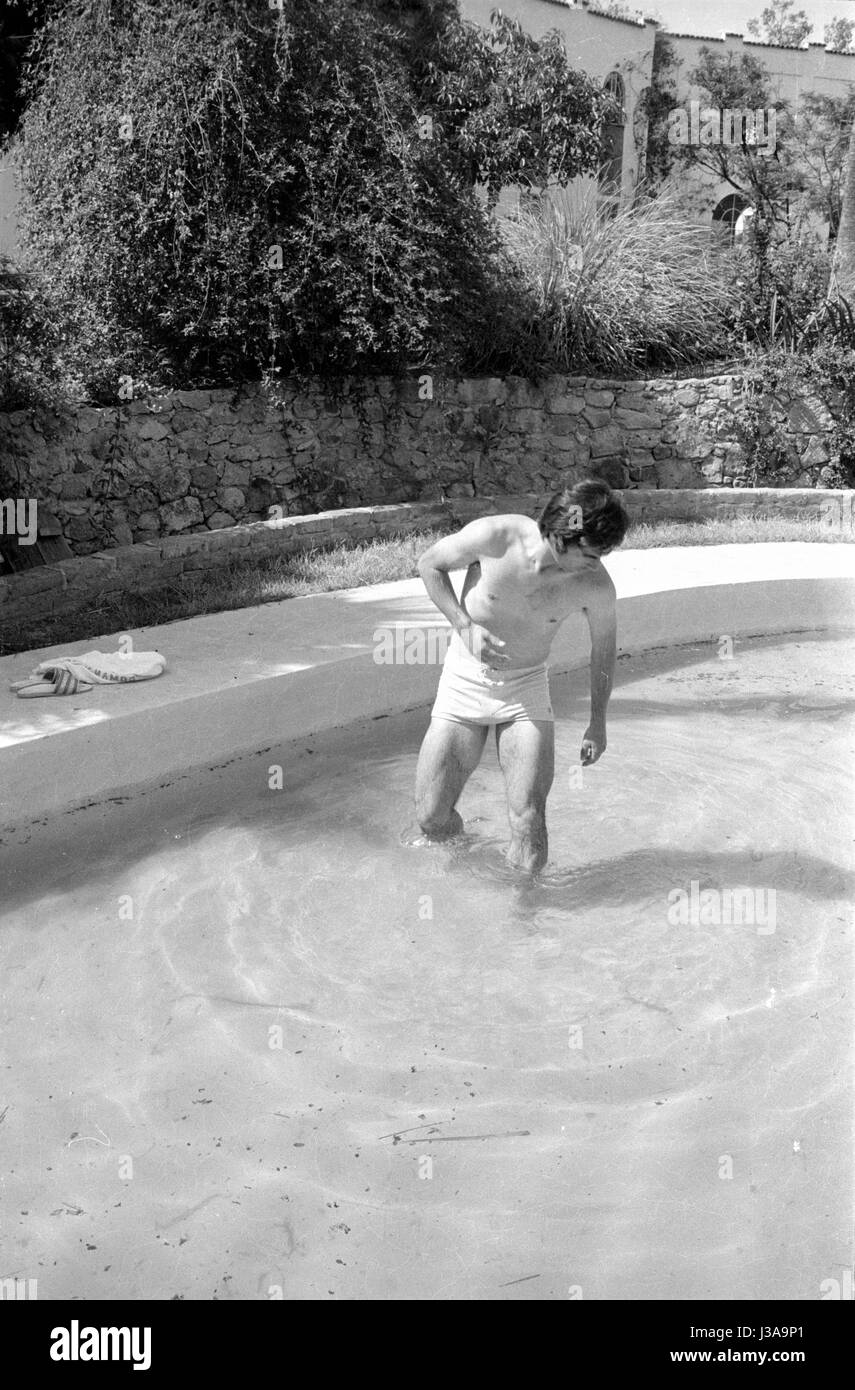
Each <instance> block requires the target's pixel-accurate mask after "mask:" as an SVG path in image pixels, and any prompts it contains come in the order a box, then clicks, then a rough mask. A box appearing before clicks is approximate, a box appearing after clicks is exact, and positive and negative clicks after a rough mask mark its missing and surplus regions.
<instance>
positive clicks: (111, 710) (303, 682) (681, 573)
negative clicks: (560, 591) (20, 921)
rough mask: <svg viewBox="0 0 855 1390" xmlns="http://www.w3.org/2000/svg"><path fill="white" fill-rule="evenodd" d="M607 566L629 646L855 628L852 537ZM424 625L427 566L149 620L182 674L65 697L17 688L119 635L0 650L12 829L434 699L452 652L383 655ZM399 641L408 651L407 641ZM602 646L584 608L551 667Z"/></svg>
mask: <svg viewBox="0 0 855 1390" xmlns="http://www.w3.org/2000/svg"><path fill="white" fill-rule="evenodd" d="M608 568H609V570H610V571H611V573H612V576H613V578H614V580H615V584H616V587H617V591H618V625H619V626H618V640H619V653H620V655H621V656H629V655H636V654H638V653H640V652H643V651H649V650H653V649H656V648H663V647H679V646H681V645H685V644H686V643H690V642H704V641H709V642H717V641H718V640H719V639H720V638H721V637H723V636H729V637H731V638H733V639H734V640H738V639H745V638H749V637H757V636H773V635H777V634H780V635H783V634H785V633H797V632H805V631H810V632H821V631H828V630H830V629H841V630H843V629H850V628H855V571H853V552H852V548H851V547H850V546H845V545H824V544H809V543H788V544H787V543H784V544H775V545H757V546H751V545H730V546H714V547H713V546H710V547H680V548H677V547H675V548H669V549H662V550H647V551H625V552H623V553H620V552H618V553H616V554H615V555H614V556H610V557H609V560H608ZM407 627H409V628H417V629H419V630H428V631H433V632H438V631H441V630H442V629H443V628H445V623H444V620H442V619H441V618H440V616H439V615H438V614H437V612H436V610H435V609H434V608H433V606H432V604H431V603H430V601H429V600H428V599H427V596H426V594H425V593H424V589H423V586H422V585H421V583H420V581H418V580H406V581H402V582H399V583H394V584H382V585H376V586H372V587H370V588H364V589H355V590H343V591H339V592H337V593H333V594H319V595H313V596H310V597H306V598H299V599H288V600H285V601H283V602H281V603H275V604H267V605H264V606H262V607H257V608H250V609H238V610H235V611H233V612H229V613H219V614H212V615H210V616H207V617H202V618H193V619H188V620H186V621H183V622H179V623H172V624H167V625H165V626H163V627H159V628H151V629H148V630H143V631H138V632H135V633H133V634H131V635H132V637H133V639H134V646H135V648H136V649H138V650H142V649H145V648H155V649H157V650H161V651H163V652H164V654H165V655H166V656H167V660H168V671H167V675H166V676H164V677H162V678H160V679H158V680H155V681H152V682H146V683H142V684H137V685H125V686H118V687H106V688H104V687H102V688H97V687H96V688H95V689H94V690H93V691H92V692H90V693H89V694H85V695H82V696H76V697H70V698H63V699H61V700H56V699H48V700H41V701H34V702H31V701H22V700H18V699H17V698H16V697H15V696H14V695H12V694H11V693H10V692H9V691H8V690H7V688H6V687H7V685H8V682H9V681H11V680H16V679H20V678H21V676H23V675H26V674H27V673H28V672H29V670H30V669H31V667H32V666H33V665H34V664H35V663H36V662H38V661H40V660H43V659H46V658H47V657H49V656H51V655H58V654H59V653H60V652H66V653H74V652H82V651H85V650H88V649H91V648H92V647H97V646H99V645H103V644H104V641H108V642H110V643H111V645H112V643H114V642H115V637H113V638H112V639H109V638H108V639H102V641H101V643H99V640H98V639H93V638H90V639H87V640H86V641H84V642H77V643H70V644H68V645H66V646H64V647H61V648H60V647H54V648H51V649H49V650H44V651H39V652H29V653H23V654H19V655H16V656H14V657H5V658H3V659H0V788H2V791H0V829H2V830H10V829H12V828H21V827H22V826H26V825H29V824H32V823H33V822H36V821H39V820H43V819H45V818H47V817H50V816H52V815H55V814H58V813H60V812H64V811H71V810H74V809H77V808H80V807H84V806H89V805H92V804H97V803H100V802H103V801H106V800H107V799H109V798H110V797H113V796H117V795H119V794H122V793H127V792H129V791H130V790H132V789H133V788H134V787H139V786H143V785H150V784H151V783H153V782H160V783H163V782H168V781H170V780H171V779H173V778H174V777H175V776H177V775H178V774H183V773H185V772H187V771H190V770H194V769H201V768H204V767H211V768H213V767H218V766H222V765H223V764H224V763H227V762H228V761H229V760H231V759H234V758H237V757H243V756H247V755H250V754H253V753H258V752H262V751H264V750H267V749H282V748H283V747H287V746H288V745H289V744H291V743H293V742H294V741H295V740H297V739H302V738H305V737H307V736H309V735H314V734H319V733H323V732H325V731H329V730H332V729H340V728H343V727H345V726H347V725H349V724H354V723H356V722H357V721H359V720H362V719H366V718H372V717H376V716H379V715H388V714H397V713H400V712H402V711H405V710H408V709H413V708H417V707H419V706H422V705H427V704H429V703H430V702H431V701H432V699H433V695H434V690H435V687H436V681H437V675H438V671H437V664H436V661H435V660H434V661H432V662H431V661H425V662H421V663H419V662H418V661H416V662H415V663H414V664H407V663H406V661H405V660H401V661H400V662H393V663H391V664H385V663H383V662H382V661H378V660H377V659H376V657H377V654H378V637H377V634H378V631H381V632H384V633H389V632H390V631H391V632H393V633H394V631H395V630H396V629H398V630H400V629H401V628H407ZM430 645H431V644H430V643H429V644H428V648H429V649H430ZM396 650H397V653H398V655H399V656H400V657H403V656H404V655H405V649H404V645H403V644H402V643H399V644H398V646H397V648H396ZM436 650H440V651H441V644H437V646H436V648H435V651H436ZM587 660H588V637H587V631H586V628H585V624H584V621H583V620H582V619H581V618H574V619H572V620H571V621H569V622H568V623H567V624H566V625H565V626H564V627H563V628H562V631H561V633H560V634H559V638H558V640H557V641H556V644H555V647H554V649H553V656H552V661H551V663H550V665H551V669H552V670H553V671H556V672H562V671H569V670H574V669H578V668H580V667H583V666H585V665H586V664H587Z"/></svg>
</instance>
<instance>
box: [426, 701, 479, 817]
mask: <svg viewBox="0 0 855 1390" xmlns="http://www.w3.org/2000/svg"><path fill="white" fill-rule="evenodd" d="M486 740H487V729H486V727H485V726H484V725H481V724H457V723H454V722H453V721H452V720H450V719H432V720H431V721H430V727H429V728H428V731H427V733H426V734H425V737H424V742H423V744H422V747H421V752H420V753H419V765H418V769H417V771H416V814H417V815H418V818H419V824H420V826H421V828H422V830H423V831H424V832H425V834H426V835H429V836H430V837H431V839H433V840H445V839H448V837H449V835H457V834H458V833H459V832H460V831H461V830H462V829H463V822H462V820H461V819H460V816H459V815H458V814H457V812H456V811H455V809H454V808H455V806H456V804H457V799H458V797H459V796H460V793H461V792H462V791H463V788H464V787H465V785H466V783H467V781H468V780H469V778H470V777H471V775H472V773H473V772H474V771H475V769H476V767H477V766H478V763H479V762H480V759H481V754H482V752H483V751H484V744H485V742H486Z"/></svg>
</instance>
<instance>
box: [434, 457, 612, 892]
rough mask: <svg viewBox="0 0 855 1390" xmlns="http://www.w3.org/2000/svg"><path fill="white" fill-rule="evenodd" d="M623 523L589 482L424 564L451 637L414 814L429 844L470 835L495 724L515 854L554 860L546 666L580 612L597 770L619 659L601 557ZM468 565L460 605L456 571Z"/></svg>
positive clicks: (587, 747) (465, 536) (487, 526)
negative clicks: (476, 783)
mask: <svg viewBox="0 0 855 1390" xmlns="http://www.w3.org/2000/svg"><path fill="white" fill-rule="evenodd" d="M627 524H628V519H627V515H626V512H625V511H624V509H623V506H622V505H621V502H620V500H619V498H618V497H617V495H616V494H615V493H613V492H612V490H611V488H609V487H608V486H607V484H605V483H603V482H599V481H596V480H593V479H586V480H585V481H584V482H581V483H578V484H577V485H576V486H575V487H572V488H566V489H565V490H564V491H563V492H559V493H556V494H555V496H554V497H552V498H551V499H550V501H549V503H548V504H547V506H546V507H545V509H544V511H543V513H542V515H541V517H540V519H539V521H533V520H531V518H529V517H525V516H489V517H484V518H482V519H481V520H479V521H473V522H470V524H469V525H468V526H464V527H463V530H462V531H459V532H458V533H457V535H454V536H448V537H445V538H444V539H443V540H439V541H437V542H436V544H435V545H432V546H431V547H430V549H429V550H426V551H425V553H424V555H423V556H422V557H421V560H420V561H419V573H420V574H421V577H422V579H423V580H424V583H425V588H426V589H427V591H428V594H429V595H430V597H431V598H432V599H433V601H434V603H435V604H436V606H437V608H438V609H439V610H440V612H441V613H443V614H444V615H445V617H446V618H447V619H448V621H449V622H450V623H451V626H452V627H453V629H454V632H453V634H452V638H451V642H450V645H449V648H448V652H447V654H446V658H445V663H444V665H443V670H442V675H441V677H440V682H439V689H438V691H437V696H436V703H435V704H434V707H433V710H432V711H431V722H430V727H429V729H428V731H427V734H426V735H425V739H424V743H423V744H422V748H421V752H420V754H419V765H418V771H417V773H416V808H417V812H418V818H419V822H420V824H421V827H422V830H423V831H424V832H425V834H426V835H428V836H429V837H430V838H431V839H440V840H441V839H446V838H448V836H450V835H455V834H457V833H458V832H459V831H460V830H461V829H462V827H463V822H462V821H461V819H460V816H459V815H458V813H457V811H456V810H455V809H454V808H455V805H456V804H457V800H458V797H459V796H460V793H461V792H462V790H463V787H464V786H465V784H466V781H467V779H468V778H469V777H470V776H471V774H472V773H473V772H474V771H475V768H476V767H477V766H478V762H479V760H480V757H481V754H482V752H483V749H484V744H485V742H486V739H487V730H488V729H489V728H491V727H493V728H495V730H496V749H497V752H498V755H499V763H500V765H501V768H502V772H503V773H504V777H505V788H506V792H507V799H508V819H509V821H510V827H511V844H510V849H509V850H508V858H509V860H510V862H511V863H512V864H513V865H514V866H516V867H519V868H521V869H524V870H526V871H529V872H536V871H537V870H538V869H541V868H542V867H543V865H544V864H545V863H546V858H547V853H548V845H547V835H546V798H547V796H548V795H549V789H550V787H551V786H552V778H553V772H554V753H555V740H554V720H555V716H554V715H553V713H552V706H551V703H550V699H549V680H548V676H547V667H546V662H547V658H548V656H549V650H550V647H551V646H552V641H553V639H554V637H555V634H556V632H557V631H558V628H559V626H560V625H561V623H562V622H563V621H564V619H565V618H567V617H568V616H569V615H570V614H571V613H578V612H583V613H584V614H585V617H586V618H587V621H588V627H589V629H590V633H591V722H590V723H589V725H588V728H587V730H586V731H585V736H584V738H583V740H582V763H583V764H591V763H595V762H596V761H597V759H598V758H600V757H601V756H602V754H603V752H604V751H605V747H606V705H607V704H608V699H609V695H610V694H611V689H612V681H613V678H614V666H615V651H616V638H615V588H614V584H613V583H612V581H611V579H610V577H609V575H608V573H607V571H606V570H605V569H604V567H603V566H602V564H601V563H600V556H601V555H607V554H608V553H609V551H610V550H612V549H613V548H614V547H615V546H617V545H620V543H621V541H622V540H623V538H624V535H625V534H626V529H627ZM464 566H468V570H467V574H466V579H465V581H464V584H463V589H462V592H461V596H460V600H459V601H458V599H457V597H456V595H455V592H454V589H453V587H452V584H451V579H450V578H449V574H450V571H452V570H457V569H462V568H463V567H464Z"/></svg>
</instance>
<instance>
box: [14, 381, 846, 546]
mask: <svg viewBox="0 0 855 1390" xmlns="http://www.w3.org/2000/svg"><path fill="white" fill-rule="evenodd" d="M740 391H741V383H740V381H739V379H738V378H735V377H711V378H708V379H702V380H685V381H679V380H670V379H669V380H656V381H635V382H626V381H598V380H592V379H588V378H576V377H551V378H549V379H548V380H546V381H544V382H543V383H541V384H540V385H538V386H535V385H533V384H532V383H530V382H528V381H525V380H523V379H521V378H515V377H508V378H505V379H492V378H481V379H473V380H461V381H452V380H443V379H442V378H440V377H429V376H427V375H425V376H422V377H418V378H416V377H413V378H411V379H403V380H395V381H392V380H388V379H383V378H378V379H375V380H368V381H360V382H359V383H350V384H348V383H345V384H344V385H343V386H342V388H341V389H340V391H339V392H338V393H337V394H331V393H330V389H329V388H324V387H323V386H322V385H321V384H319V383H314V384H312V383H308V384H304V385H300V386H298V385H297V383H295V382H293V381H286V382H285V383H284V384H282V385H281V386H277V387H276V388H274V391H273V393H272V394H273V395H275V397H276V399H275V400H274V399H271V394H270V393H264V392H262V390H261V389H260V388H259V387H252V388H250V389H247V390H243V391H241V392H232V391H178V392H174V393H172V394H170V395H166V396H163V397H159V398H145V399H140V400H131V401H128V402H127V403H126V404H123V405H121V406H117V407H111V408H104V409H94V408H81V409H79V410H77V411H76V412H75V413H74V414H72V415H71V416H68V417H63V418H61V417H59V416H55V415H45V414H40V415H35V414H33V413H30V412H27V411H16V412H15V413H13V414H10V415H0V500H2V499H3V498H4V497H9V496H16V497H25V498H33V499H35V500H36V501H37V502H38V504H39V513H40V525H41V528H42V534H43V535H47V534H53V535H57V534H62V535H63V536H64V537H65V539H66V540H67V541H68V543H69V545H70V547H71V549H72V551H73V552H74V553H75V554H78V555H86V554H91V553H93V552H95V551H102V550H104V549H109V548H112V547H123V546H127V545H129V544H131V543H133V542H137V541H144V540H149V539H156V538H159V537H161V536H169V535H179V534H186V533H187V532H197V531H216V530H220V529H221V528H223V527H231V526H234V524H235V523H236V522H242V521H256V520H260V519H262V518H263V517H266V516H268V514H269V509H270V508H271V507H277V506H278V507H279V508H281V511H282V514H283V515H285V516H292V515H300V514H305V513H315V512H317V511H319V510H321V509H326V508H330V507H338V508H342V507H352V506H365V505H368V506H371V505H375V504H382V503H389V502H393V503H394V502H417V501H428V500H430V501H441V500H443V499H444V498H452V499H453V498H456V497H478V498H481V497H486V496H490V495H498V494H521V493H532V492H535V493H538V492H544V491H549V490H550V489H554V488H555V487H557V486H558V485H559V483H560V482H561V481H562V480H563V479H564V478H567V477H569V478H571V479H574V480H578V479H579V478H580V477H582V476H584V475H585V474H586V473H593V474H598V475H600V476H602V477H604V478H605V479H606V480H607V481H608V482H610V483H612V484H613V485H614V486H616V487H620V488H624V489H628V490H636V489H638V490H650V489H656V488H658V489H661V488H701V487H719V486H734V487H745V486H748V484H749V477H748V471H747V467H746V464H745V461H744V458H743V454H742V450H741V448H740V445H739V443H738V439H737V434H736V429H735V422H734V417H733V404H734V401H735V398H736V396H737V394H738V393H739V392H740ZM785 418H786V422H787V423H786V427H787V431H788V451H787V452H788V455H789V462H788V463H787V465H786V469H785V474H784V475H783V476H782V477H781V479H780V481H781V482H782V483H784V484H785V485H787V486H795V487H801V486H804V487H811V486H822V485H823V484H825V485H828V484H829V483H830V482H833V479H831V478H830V477H828V476H827V475H826V476H825V477H824V476H823V468H824V466H825V465H826V464H827V462H828V454H827V451H826V447H825V444H824V442H823V422H822V420H821V419H820V418H819V417H818V415H817V414H816V413H815V412H814V411H812V410H811V409H810V408H809V407H807V406H805V404H804V403H798V406H797V407H796V406H793V407H790V408H788V410H787V412H786V416H785ZM789 441H791V445H790V443H789Z"/></svg>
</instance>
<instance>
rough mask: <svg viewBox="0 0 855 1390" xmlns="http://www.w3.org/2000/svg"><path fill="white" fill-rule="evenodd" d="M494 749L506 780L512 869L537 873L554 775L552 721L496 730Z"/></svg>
mask: <svg viewBox="0 0 855 1390" xmlns="http://www.w3.org/2000/svg"><path fill="white" fill-rule="evenodd" d="M496 749H497V751H498V754H499V762H500V763H501V766H502V772H503V773H504V776H505V789H506V791H507V797H508V820H509V822H510V827H511V843H510V848H509V850H508V859H509V861H510V863H511V864H513V865H514V867H515V868H519V869H525V870H526V872H529V873H536V872H537V871H538V869H542V868H543V866H544V864H545V863H546V859H547V855H548V853H549V844H548V841H547V835H546V798H547V796H548V795H549V789H550V787H551V786H552V778H553V775H554V772H555V725H554V724H553V723H552V720H551V719H538V720H528V719H518V720H515V721H514V722H513V723H512V724H500V725H499V726H498V727H497V729H496Z"/></svg>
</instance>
